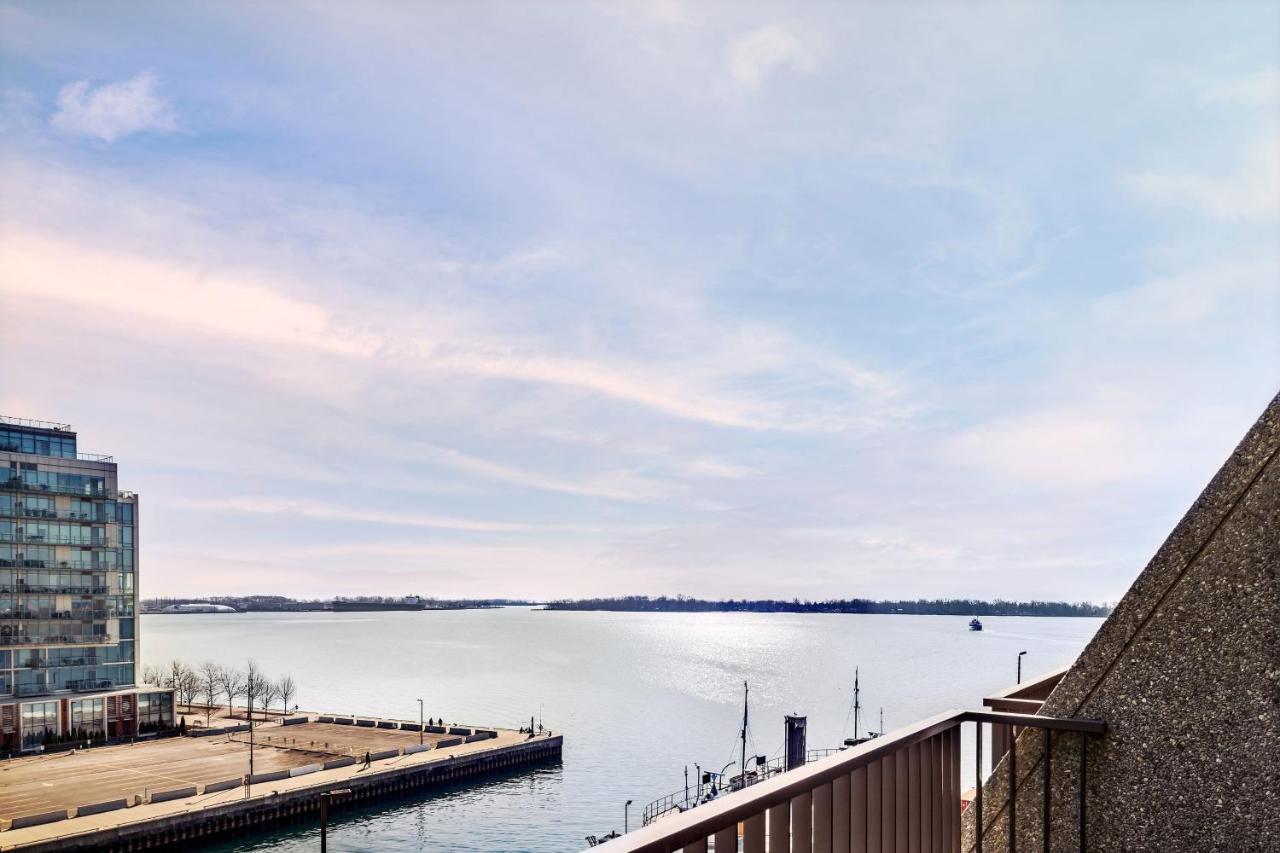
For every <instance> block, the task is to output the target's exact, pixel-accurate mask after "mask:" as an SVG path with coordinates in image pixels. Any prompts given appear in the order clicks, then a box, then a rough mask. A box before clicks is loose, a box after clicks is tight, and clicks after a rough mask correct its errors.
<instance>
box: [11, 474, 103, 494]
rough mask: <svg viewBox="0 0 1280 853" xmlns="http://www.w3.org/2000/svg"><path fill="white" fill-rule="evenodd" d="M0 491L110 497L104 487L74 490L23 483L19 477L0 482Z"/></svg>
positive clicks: (46, 484)
mask: <svg viewBox="0 0 1280 853" xmlns="http://www.w3.org/2000/svg"><path fill="white" fill-rule="evenodd" d="M0 489H7V490H11V491H18V492H40V493H42V494H55V495H76V496H77V497H81V498H105V497H110V496H109V495H108V494H107V490H106V487H105V486H104V487H102V488H98V489H92V488H86V487H84V486H81V487H79V488H75V487H73V486H55V485H51V484H49V483H24V482H23V481H22V478H20V477H10V478H9V479H7V480H0Z"/></svg>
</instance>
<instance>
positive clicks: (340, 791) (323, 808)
mask: <svg viewBox="0 0 1280 853" xmlns="http://www.w3.org/2000/svg"><path fill="white" fill-rule="evenodd" d="M350 793H351V789H350V788H335V789H334V790H332V791H321V792H320V853H328V849H329V798H330V797H334V796H338V797H342V796H346V795H347V794H350Z"/></svg>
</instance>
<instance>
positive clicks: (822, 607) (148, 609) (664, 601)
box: [142, 595, 1111, 618]
mask: <svg viewBox="0 0 1280 853" xmlns="http://www.w3.org/2000/svg"><path fill="white" fill-rule="evenodd" d="M175 603H180V604H201V603H206V604H208V603H212V604H219V605H225V606H228V607H231V608H232V609H234V611H235V612H237V613H340V614H345V613H379V612H392V611H396V612H419V613H421V612H431V611H443V610H491V609H497V608H503V607H532V608H534V609H537V610H543V611H559V612H571V611H577V612H595V613H834V614H846V615H850V614H851V615H890V616H893V615H896V616H964V617H973V616H1032V617H1034V616H1059V617H1060V616H1082V617H1092V618H1097V617H1103V616H1107V615H1109V614H1110V613H1111V608H1110V607H1109V606H1107V605H1106V604H1094V603H1093V602H1089V601H1079V602H1068V601H1005V600H1003V599H995V600H993V601H981V600H977V599H967V598H936V599H925V598H921V599H912V600H906V599H902V600H872V599H865V598H850V599H828V600H825V601H801V600H799V599H792V600H791V601H782V600H780V599H769V598H765V599H720V600H714V601H713V600H710V599H703V598H689V597H686V596H675V597H669V596H657V597H650V596H646V595H629V596H620V597H616V598H582V599H558V600H554V601H529V600H526V599H511V598H487V599H447V600H441V599H422V600H421V606H415V607H401V606H397V604H398V601H397V600H392V599H366V600H364V601H358V600H351V599H346V600H343V599H338V600H337V603H338V604H339V605H340V606H338V607H334V606H333V605H334V603H335V602H334V601H319V600H299V599H292V598H286V597H284V596H243V597H239V596H212V597H209V598H204V599H147V600H144V601H143V602H142V605H143V606H142V613H143V614H145V615H196V614H197V613H198V611H194V610H193V611H188V612H186V613H181V614H179V613H172V612H171V613H161V609H162V607H163V606H166V605H171V604H175Z"/></svg>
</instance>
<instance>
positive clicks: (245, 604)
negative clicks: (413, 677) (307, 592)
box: [142, 595, 533, 613]
mask: <svg viewBox="0 0 1280 853" xmlns="http://www.w3.org/2000/svg"><path fill="white" fill-rule="evenodd" d="M421 600H422V601H423V602H424V603H425V604H426V606H427V609H428V610H465V609H471V608H476V607H507V606H511V605H521V604H532V603H533V602H529V601H521V600H517V599H512V598H425V597H424V598H422V599H421ZM334 601H346V602H357V603H360V604H382V603H396V602H401V601H404V597H403V596H381V595H359V596H352V597H347V598H341V597H340V598H336V599H318V598H312V599H298V598H287V597H285V596H283V595H210V596H206V597H204V598H172V597H165V598H144V599H143V600H142V610H143V612H144V613H154V612H156V611H158V610H163V609H164V608H166V607H169V606H170V605H173V604H225V605H226V606H228V607H232V608H235V609H236V610H239V611H240V612H242V613H250V612H253V611H270V612H276V613H278V612H291V611H312V610H327V609H329V608H330V607H331V606H332V604H333V602H334Z"/></svg>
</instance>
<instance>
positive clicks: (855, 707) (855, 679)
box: [846, 667, 862, 740]
mask: <svg viewBox="0 0 1280 853" xmlns="http://www.w3.org/2000/svg"><path fill="white" fill-rule="evenodd" d="M861 711H862V703H861V702H859V701H858V668H857V667H854V668H853V739H854V740H857V739H858V715H859V713H860V712H861ZM846 719H848V718H846Z"/></svg>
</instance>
